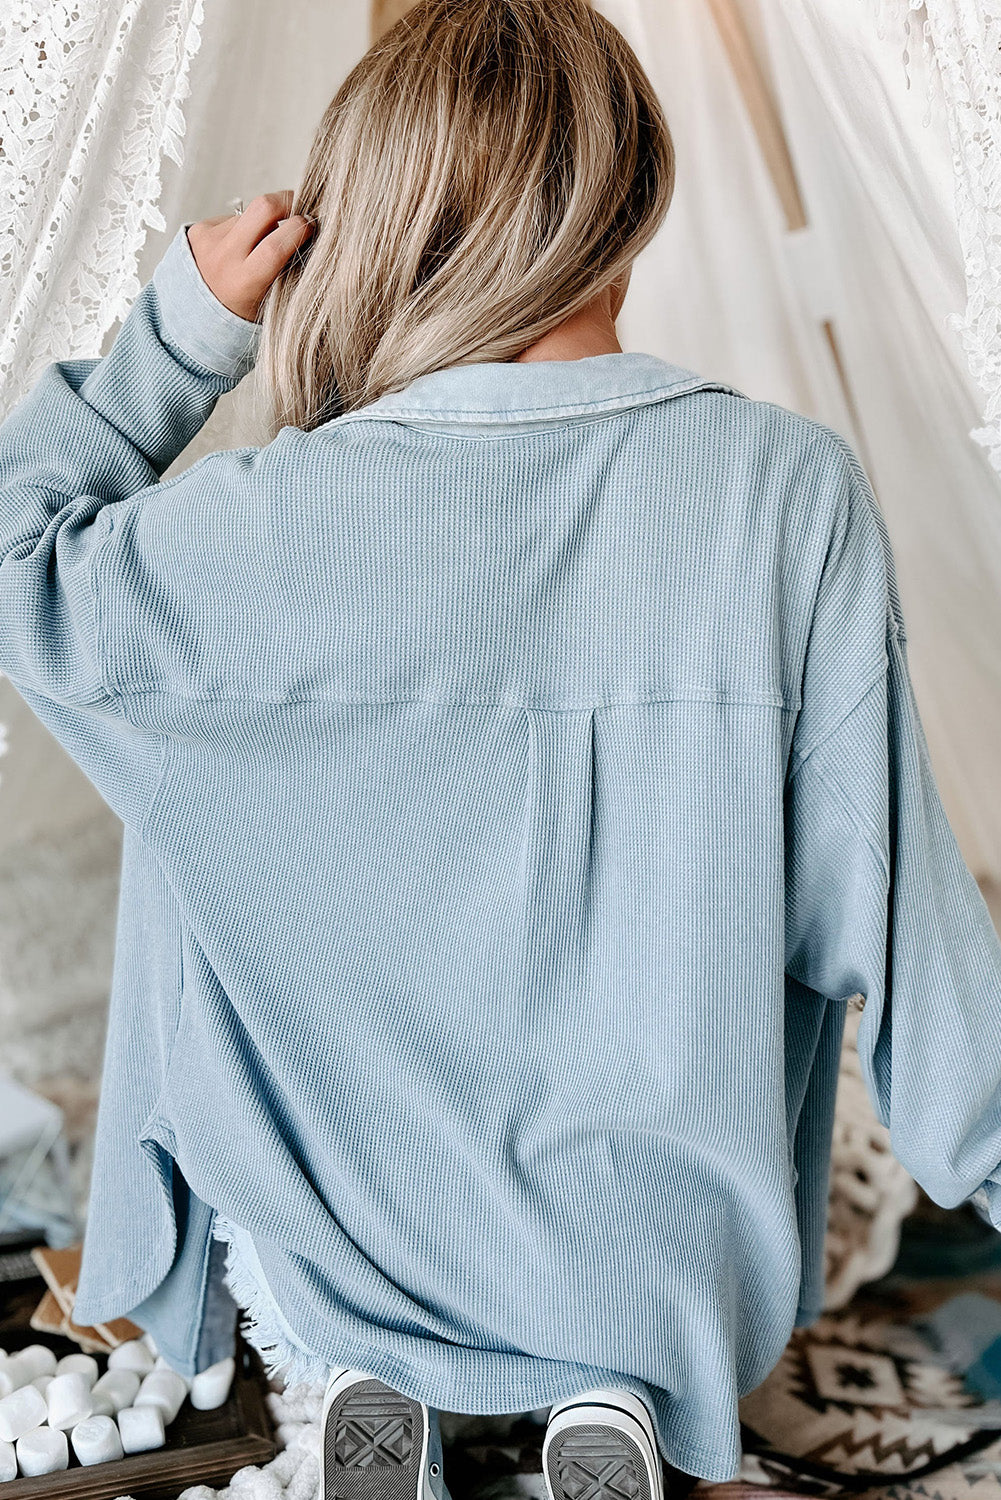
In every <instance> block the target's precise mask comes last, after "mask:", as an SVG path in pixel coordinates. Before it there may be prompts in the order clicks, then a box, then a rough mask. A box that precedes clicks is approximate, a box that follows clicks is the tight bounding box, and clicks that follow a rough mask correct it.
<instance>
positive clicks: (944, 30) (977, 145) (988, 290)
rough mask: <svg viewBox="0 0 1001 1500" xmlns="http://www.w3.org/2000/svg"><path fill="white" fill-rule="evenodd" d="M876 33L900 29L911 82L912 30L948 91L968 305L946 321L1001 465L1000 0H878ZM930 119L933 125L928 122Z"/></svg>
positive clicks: (932, 73) (944, 94) (930, 83)
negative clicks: (976, 389) (981, 399)
mask: <svg viewBox="0 0 1001 1500" xmlns="http://www.w3.org/2000/svg"><path fill="white" fill-rule="evenodd" d="M872 3H873V4H874V5H875V9H876V15H877V34H878V35H879V37H880V39H881V40H882V39H883V38H884V37H885V35H886V28H887V25H888V24H889V25H892V26H893V27H894V28H896V29H897V31H898V35H900V37H901V41H902V46H903V61H904V72H905V76H906V78H907V83H908V87H909V86H910V82H911V75H910V71H909V67H910V60H911V49H912V46H913V32H914V31H915V30H917V34H918V40H919V43H920V46H921V48H922V50H923V53H924V57H925V59H926V61H927V63H928V68H927V91H928V97H929V115H930V107H931V106H930V101H931V97H932V92H933V89H939V90H940V91H941V98H942V101H943V103H944V106H945V115H946V120H947V123H948V129H949V139H950V142H951V144H952V161H953V172H954V176H955V209H956V223H957V228H958V231H959V241H960V246H961V248H962V252H963V261H964V269H965V273H966V296H967V301H966V308H965V311H964V312H962V313H953V314H952V316H951V317H950V318H949V319H948V320H947V322H948V326H949V328H950V329H951V330H952V331H953V332H955V333H957V334H958V335H959V337H960V340H961V342H962V345H963V348H964V350H965V352H966V357H967V361H968V363H969V367H970V371H971V373H972V374H973V376H974V378H975V379H976V381H977V383H978V384H979V385H980V387H981V389H982V390H983V392H984V396H985V403H984V408H983V415H984V418H985V425H984V426H983V427H975V428H973V429H972V430H971V432H970V437H971V438H973V439H974V441H975V442H977V443H979V444H981V445H982V446H983V447H984V448H986V449H987V450H988V454H989V457H990V461H991V464H992V465H993V467H994V468H995V469H998V470H1001V69H999V67H998V56H999V53H1001V4H999V3H998V0H981V3H977V0H906V8H904V6H905V0H872ZM927 118H928V116H926V123H927Z"/></svg>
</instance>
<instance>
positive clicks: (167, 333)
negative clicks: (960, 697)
mask: <svg viewBox="0 0 1001 1500" xmlns="http://www.w3.org/2000/svg"><path fill="white" fill-rule="evenodd" d="M259 333H260V329H259V327H258V326H257V325H256V324H251V323H248V322H246V321H245V320H243V319H242V318H239V317H237V316H236V315H235V314H233V313H231V312H230V311H229V310H228V309H226V308H225V307H224V306H223V305H222V304H221V303H220V302H218V301H217V300H216V299H215V297H214V296H213V294H212V293H211V292H210V291H209V289H208V287H207V286H206V285H205V283H204V282H203V281H202V280H201V278H200V276H199V274H198V270H197V267H196V266H195V263H194V260H193V257H192V255H191V251H190V247H189V245H188V242H187V238H186V234H185V226H182V228H181V229H180V230H179V231H178V233H177V236H176V237H175V239H174V240H173V242H172V243H171V245H170V247H169V249H168V250H167V252H166V254H165V255H164V257H163V258H162V260H161V262H160V264H159V266H158V268H157V270H156V272H155V273H154V275H153V277H152V279H151V281H150V282H149V283H148V284H147V285H146V286H145V287H144V288H143V289H142V291H141V293H140V295H139V297H138V298H137V300H136V302H135V303H134V305H133V306H132V308H131V310H130V312H129V314H128V316H127V317H126V318H125V320H124V322H123V325H122V327H121V328H120V330H119V332H118V335H117V337H116V339H115V341H114V344H113V346H112V348H111V349H110V351H109V353H108V354H107V355H106V356H105V357H104V358H102V359H73V360H65V361H60V362H56V363H53V364H51V365H49V366H48V368H47V369H46V370H45V371H44V373H43V374H42V376H41V377H40V379H39V380H38V382H37V383H36V385H35V386H34V388H33V389H32V390H31V391H30V392H29V393H28V394H27V396H25V397H24V398H23V399H22V400H21V401H20V402H19V403H18V405H17V406H16V407H15V408H14V410H13V411H12V412H11V413H10V415H9V416H8V417H7V419H6V421H5V422H4V423H3V424H2V426H0V556H2V563H0V642H2V649H0V668H2V669H3V670H4V671H5V672H6V673H7V674H8V675H9V677H10V679H11V681H12V682H13V684H14V686H15V688H16V689H17V691H18V692H19V693H20V694H21V696H22V697H23V698H24V699H25V701H26V702H27V703H28V705H29V706H30V707H31V708H32V709H33V711H34V712H35V713H36V714H37V716H38V717H39V719H41V721H42V722H43V723H44V724H45V725H46V726H47V727H48V728H49V729H50V730H51V732H52V733H53V734H54V735H55V736H56V738H57V739H58V740H59V741H60V742H61V743H62V744H63V745H64V746H65V748H66V749H67V750H68V752H69V753H70V755H71V756H73V758H74V759H75V760H76V762H77V763H78V764H79V765H80V766H81V767H82V769H83V771H84V772H85V773H86V775H87V776H88V777H89V779H90V780H91V781H92V782H93V784H94V786H95V787H96V788H97V789H98V791H99V792H100V793H101V794H102V796H103V797H104V799H105V800H106V801H107V803H108V805H109V806H110V807H111V808H112V809H113V810H114V812H115V813H116V814H117V815H118V816H119V817H120V818H121V820H122V822H123V824H124V830H125V831H124V858H123V866H122V880H121V897H120V907H119V912H118V933H117V950H116V960H115V968H114V982H113V991H112V997H111V1012H110V1020H109V1031H108V1038H107V1050H106V1055H105V1063H104V1075H103V1091H102V1096H101V1104H100V1113H99V1118H98V1130H97V1142H96V1155H95V1160H94V1168H93V1178H92V1185H91V1196H90V1212H89V1219H88V1225H87V1235H86V1241H85V1248H84V1255H83V1265H82V1274H81V1280H80V1286H79V1291H78V1295H77V1300H76V1307H75V1313H74V1316H75V1318H76V1320H77V1321H78V1322H80V1323H84V1324H87V1323H93V1322H96V1321H98V1320H100V1319H104V1318H111V1317H114V1316H116V1315H122V1314H128V1313H129V1312H130V1311H131V1310H132V1309H134V1308H136V1307H137V1305H139V1304H140V1303H141V1302H143V1300H144V1299H146V1298H148V1297H150V1296H151V1294H153V1293H154V1292H155V1291H156V1290H157V1289H158V1288H161V1286H164V1287H172V1283H171V1282H170V1281H169V1280H168V1279H167V1278H168V1273H169V1272H170V1269H171V1266H172V1263H173V1260H174V1257H175V1254H176V1253H177V1247H178V1242H179V1239H180V1235H179V1233H178V1225H177V1223H176V1215H175V1200H174V1197H173V1195H172V1191H171V1184H172V1174H173V1171H174V1162H175V1161H176V1162H177V1164H178V1166H179V1168H180V1171H181V1172H182V1173H183V1176H184V1179H185V1180H186V1181H187V1182H188V1183H189V1184H190V1186H191V1188H192V1190H193V1193H194V1194H195V1195H196V1197H195V1203H196V1205H197V1204H201V1205H203V1206H207V1208H206V1211H205V1212H201V1213H198V1214H196V1215H195V1216H193V1217H189V1218H188V1220H187V1222H186V1225H185V1230H186V1236H187V1242H188V1248H189V1250H190V1249H191V1245H192V1243H194V1251H195V1252H198V1253H200V1254H201V1255H202V1256H203V1257H204V1253H205V1248H206V1246H207V1244H208V1243H209V1242H210V1239H211V1234H212V1229H211V1222H212V1215H213V1214H214V1215H215V1216H216V1217H217V1219H218V1222H219V1225H220V1227H221V1229H225V1226H226V1225H232V1226H236V1227H237V1228H238V1229H239V1231H240V1232H241V1234H243V1235H245V1236H247V1237H249V1240H250V1242H252V1244H253V1247H254V1250H255V1252H256V1256H257V1258H258V1263H259V1267H260V1269H261V1271H262V1272H263V1277H264V1278H266V1283H267V1286H268V1287H270V1289H271V1291H272V1292H273V1295H274V1299H275V1302H276V1303H277V1304H278V1307H279V1308H280V1311H281V1316H282V1319H283V1320H284V1321H285V1324H286V1326H287V1328H288V1329H290V1330H292V1331H293V1332H294V1334H295V1336H296V1338H297V1340H298V1341H299V1344H298V1347H299V1348H300V1349H302V1350H309V1351H311V1352H312V1354H313V1355H314V1356H315V1359H316V1361H319V1362H322V1363H323V1364H324V1365H326V1364H343V1365H356V1366H360V1367H362V1368H365V1369H367V1370H369V1371H371V1372H372V1373H373V1374H374V1375H377V1376H378V1377H380V1378H382V1379H384V1380H387V1381H388V1382H389V1383H390V1384H392V1385H394V1386H396V1387H397V1388H399V1389H400V1390H401V1391H403V1392H405V1393H407V1394H409V1395H411V1396H415V1397H418V1398H421V1399H423V1400H425V1401H427V1402H428V1403H429V1404H430V1405H433V1406H437V1407H441V1408H444V1409H446V1410H451V1411H459V1412H478V1413H484V1414H485V1413H490V1412H503V1411H516V1410H528V1409H531V1408H536V1407H540V1406H543V1405H546V1404H548V1403H549V1402H551V1401H553V1400H556V1399H558V1398H561V1397H564V1396H567V1395H569V1394H571V1393H573V1392H574V1391H577V1390H580V1389H581V1388H583V1387H588V1386H593V1385H607V1384H610V1383H611V1384H617V1385H619V1386H622V1387H625V1388H626V1389H627V1390H631V1391H633V1392H635V1393H636V1394H637V1395H639V1396H641V1397H643V1398H644V1399H646V1400H647V1401H648V1402H649V1403H650V1405H651V1407H652V1409H653V1412H654V1415H655V1418H656V1423H657V1428H658V1433H659V1438H660V1442H661V1445H662V1450H663V1454H664V1456H665V1458H667V1459H668V1460H669V1461H670V1462H671V1463H672V1464H674V1465H675V1466H676V1467H678V1468H680V1469H682V1470H684V1471H686V1472H687V1473H690V1474H695V1475H699V1476H702V1477H704V1478H706V1479H709V1480H725V1479H728V1478H731V1477H733V1476H734V1475H735V1474H736V1472H737V1468H738V1465H739V1461H740V1442H739V1422H738V1411H737V1401H738V1399H739V1397H740V1396H741V1395H743V1394H744V1393H746V1392H748V1391H749V1390H751V1389H752V1388H753V1387H754V1386H756V1385H757V1384H759V1383H760V1382H761V1381H762V1380H763V1379H764V1377H765V1376H766V1375H767V1374H768V1372H769V1371H770V1370H771V1369H772V1368H773V1366H774V1365H775V1363H776V1362H777V1360H778V1358H779V1356H780V1354H781V1352H782V1350H783V1348H784V1346H785V1344H786V1342H787V1340H788V1338H789V1335H790V1332H791V1330H792V1328H793V1327H794V1325H796V1324H802V1323H806V1322H808V1321H810V1320H812V1319H813V1318H815V1317H816V1315H817V1313H818V1311H819V1310H820V1307H821V1304H822V1298H823V1269H824V1265H823V1241H824V1227H825V1211H826V1201H827V1191H828V1169H829V1151H830V1141H831V1130H832V1117H833V1108H834V1094H835V1086H836V1082H837V1074H838V1055H839V1047H840V1043H841V1039H842V1031H843V1026H844V1020H845V1012H846V1008H847V1004H848V1002H849V999H850V997H852V996H853V995H856V994H860V995H862V996H864V997H865V1008H864V1010H863V1012H862V1016H861V1025H860V1030H859V1036H858V1045H859V1050H860V1056H861V1062H862V1069H863V1074H864V1078H865V1083H866V1086H867V1089H868V1092H869V1095H870V1097H871V1100H872V1103H873V1106H874V1108H875V1110H876V1113H877V1114H878V1116H879V1118H880V1120H881V1121H882V1122H883V1124H884V1125H886V1126H888V1127H889V1131H890V1139H891V1142H892V1146H893V1150H894V1152H895V1154H896V1155H897V1157H898V1158H899V1159H900V1161H901V1162H902V1163H903V1165H904V1166H905V1167H906V1168H907V1169H908V1171H910V1172H911V1173H912V1174H913V1176H914V1177H915V1178H916V1179H917V1181H918V1182H919V1183H920V1184H921V1185H922V1186H923V1187H924V1189H925V1190H926V1192H927V1193H928V1194H930V1196H931V1197H932V1198H933V1199H934V1200H935V1202H937V1203H939V1204H941V1205H943V1206H944V1207H951V1206H954V1205H957V1204H960V1203H962V1202H963V1201H964V1200H966V1199H968V1198H971V1197H972V1198H973V1199H974V1202H975V1203H976V1204H977V1206H978V1208H979V1210H980V1211H981V1213H982V1214H984V1215H989V1216H990V1219H991V1221H992V1222H993V1223H994V1225H995V1226H996V1227H998V1228H1001V1175H999V1172H998V1164H999V1161H1001V1046H999V1038H1001V944H999V941H998V937H997V934H996V933H995V930H994V928H993V926H992V924H991V920H990V917H989V914H988V911H987V907H986V905H985V903H984V900H983V898H982V896H981V894H980V892H979V890H978V888H977V885H976V883H975V881H974V879H973V877H972V875H971V873H970V872H969V870H968V869H967V867H966V866H965V864H964V862H963V860H962V858H961V856H960V853H959V851H958V848H957V845H956V842H955V839H954V836H953V833H952V831H951V829H950V827H949V824H948V822H947V820H946V817H945V814H944V812H943V809H942V806H941V803H940V800H939V796H938V792H937V790H936V785H935V781H934V779H933V776H932V772H931V769H930V764H929V759H928V753H927V748H926V743H925V739H924V734H923V731H922V727H921V724H920V720H919V717H918V713H917V710H916V706H915V700H914V696H913V692H912V687H911V683H910V679H909V675H908V666H907V646H906V640H905V630H904V621H903V619H902V617H901V609H900V603H899V599H898V595H897V589H896V585H895V580H894V564H893V558H892V554H891V550H890V545H889V541H888V536H887V531H886V527H885V524H884V521H883V518H882V516H881V513H880V510H879V509H878V506H877V503H876V501H875V499H874V497H873V495H872V492H871V490H870V487H869V485H868V483H867V480H866V476H865V474H864V472H863V470H862V468H861V467H860V465H859V462H858V460H857V459H856V457H855V455H854V454H853V452H852V451H851V449H850V447H849V446H848V444H846V442H845V441H844V439H842V438H841V437H840V436H838V435H837V434H836V433H835V432H834V431H832V430H831V429H829V428H828V427H826V426H824V425H822V424H820V423H817V422H815V421H812V420H809V419H807V418H804V417H802V416H799V415H796V414H795V413H793V412H791V411H788V410H786V409H784V408H782V407H780V406H777V405H773V404H771V403H769V402H765V401H756V400H752V399H750V398H748V397H747V396H745V395H743V394H741V393H740V392H737V391H735V390H733V389H731V388H730V387H727V386H725V385H720V384H718V383H714V382H712V381H708V380H704V379H702V378H700V377H699V376H698V375H697V374H694V373H693V372H691V371H689V370H686V369H682V368H679V367H677V366H674V365H672V364H669V363H666V362H665V361H663V360H662V359H660V358H657V357H654V356H653V355H650V354H644V353H623V354H603V355H597V356H592V357H589V358H585V359H580V360H574V361H556V362H539V363H523V364H520V363H478V364H477V363H474V364H467V365H461V366H451V367H449V368H445V369H442V370H438V371H435V372H433V373H431V374H429V375H425V376H422V377H421V378H420V379H418V380H416V381H414V382H413V383H412V384H411V385H410V386H409V387H408V388H407V389H405V390H401V391H398V392H395V393H392V394H389V395H387V396H384V397H382V398H381V399H380V400H378V401H375V402H374V403H372V404H371V405H369V406H367V407H366V408H364V409H363V410H361V411H356V412H353V413H348V414H344V415H341V416H339V417H336V418H334V419H332V420H330V421H328V422H327V423H325V425H323V426H322V427H319V428H318V429H317V430H315V431H312V432H303V431H301V430H300V429H298V428H295V427H291V426H289V427H285V428H284V429H283V430H282V431H281V433H280V434H279V435H278V437H277V438H275V439H274V441H272V442H269V443H267V444H266V445H263V446H260V447H245V448H239V449H236V450H230V451H222V452H215V453H211V454H209V455H207V456H206V457H203V458H201V459H200V460H199V461H198V462H196V463H194V464H192V465H191V466H190V467H189V468H187V469H186V470H185V471H184V472H183V473H180V474H178V475H177V476H176V477H175V478H172V479H170V480H169V481H166V482H160V480H159V476H160V475H161V474H162V473H163V472H164V470H165V469H166V468H167V467H168V465H170V464H171V462H172V461H173V460H174V459H175V458H176V457H177V456H178V455H179V454H180V453H181V452H182V450H183V449H184V448H185V447H186V445H187V444H188V443H189V442H190V440H191V439H192V438H193V437H194V435H195V433H196V432H197V431H198V430H199V428H200V427H201V426H202V424H203V423H204V422H205V420H206V418H207V417H208V416H209V414H210V412H211V411H212V409H213V407H214V405H215V403H216V401H217V398H218V397H219V395H220V394H221V393H222V392H224V391H228V390H230V389H232V388H233V387H234V386H235V385H236V383H237V382H238V381H239V379H240V378H241V376H242V375H244V374H246V373H247V372H248V371H249V370H250V368H251V366H252V364H253V361H254V357H255V352H256V348H257V340H258V336H259ZM946 524H948V521H947V517H946V516H943V525H946ZM956 733H957V735H958V734H961V733H962V725H961V724H960V725H957V726H956ZM53 937H54V940H58V934H54V935H53ZM192 1236H195V1240H194V1241H193V1242H192V1239H191V1237H192ZM199 1236H200V1239H199V1238H198V1237H199ZM244 1266H246V1262H244ZM186 1287H187V1288H188V1291H189V1292H190V1282H186V1281H185V1280H184V1278H181V1279H180V1280H179V1281H178V1283H177V1286H176V1288H173V1291H174V1292H176V1295H174V1296H173V1301H172V1300H171V1297H170V1296H165V1297H162V1298H161V1300H160V1303H159V1311H158V1314H157V1318H156V1319H155V1320H154V1326H153V1330H152V1331H153V1332H154V1335H155V1336H156V1337H157V1338H160V1339H162V1340H163V1341H164V1342H165V1343H167V1344H170V1345H171V1346H172V1347H173V1348H175V1349H178V1348H179V1346H184V1347H186V1348H188V1351H189V1352H190V1339H189V1340H188V1342H187V1344H185V1338H186V1337H187V1336H185V1337H182V1335H181V1333H180V1332H179V1330H184V1329H185V1328H187V1326H188V1324H189V1323H190V1322H191V1321H192V1320H191V1308H190V1306H188V1305H187V1304H186V1303H185V1301H184V1297H185V1295H186V1292H185V1288H186ZM254 1311H255V1312H256V1313H257V1314H258V1316H259V1321H260V1323H261V1324H262V1325H263V1326H265V1327H266V1328H267V1323H268V1318H267V1309H266V1307H265V1305H264V1298H263V1297H262V1298H261V1300H260V1305H259V1306H257V1307H256V1308H255V1309H254ZM267 1331H268V1332H269V1333H270V1335H271V1336H272V1338H273V1339H274V1338H276V1337H278V1336H279V1335H280V1332H281V1330H280V1327H279V1325H278V1320H277V1319H272V1322H271V1326H270V1328H267ZM290 1347H294V1346H291V1345H290ZM180 1353H181V1355H182V1357H183V1354H184V1348H181V1349H180ZM302 1368H304V1365H301V1364H300V1365H292V1366H289V1369H290V1370H291V1371H292V1372H293V1373H294V1372H296V1371H301V1369H302Z"/></svg>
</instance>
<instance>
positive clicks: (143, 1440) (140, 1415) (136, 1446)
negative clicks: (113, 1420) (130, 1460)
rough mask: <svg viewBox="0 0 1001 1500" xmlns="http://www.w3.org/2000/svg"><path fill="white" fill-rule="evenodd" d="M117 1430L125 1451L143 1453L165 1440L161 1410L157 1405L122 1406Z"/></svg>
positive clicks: (158, 1445) (159, 1446) (161, 1445)
mask: <svg viewBox="0 0 1001 1500" xmlns="http://www.w3.org/2000/svg"><path fill="white" fill-rule="evenodd" d="M118 1431H119V1432H120V1433H121V1438H122V1447H123V1448H124V1450H125V1452H126V1453H145V1452H146V1450H147V1449H148V1448H162V1447H163V1445H164V1442H165V1440H166V1439H165V1435H164V1430H163V1412H162V1411H161V1410H160V1408H159V1407H158V1406H152V1405H147V1406H123V1407H122V1409H121V1411H120V1412H119V1413H118Z"/></svg>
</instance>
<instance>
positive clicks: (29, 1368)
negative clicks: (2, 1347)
mask: <svg viewBox="0 0 1001 1500" xmlns="http://www.w3.org/2000/svg"><path fill="white" fill-rule="evenodd" d="M8 1359H9V1360H10V1361H11V1363H12V1364H13V1365H14V1366H15V1367H16V1368H17V1371H18V1373H19V1374H21V1375H23V1376H24V1384H25V1385H29V1384H30V1383H31V1381H33V1380H34V1379H36V1377H37V1376H39V1375H54V1374H55V1373H56V1356H55V1355H54V1354H53V1352H52V1350H51V1349H50V1348H49V1346H48V1344H26V1345H25V1346H24V1348H23V1349H18V1351H17V1353H16V1354H10V1355H8Z"/></svg>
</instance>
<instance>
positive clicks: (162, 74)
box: [0, 0, 204, 414]
mask: <svg viewBox="0 0 1001 1500" xmlns="http://www.w3.org/2000/svg"><path fill="white" fill-rule="evenodd" d="M5 11H6V14H5V17H4V21H3V24H2V25H0V85H2V86H0V389H2V390H3V393H4V394H3V401H2V408H3V410H7V409H9V408H10V407H12V406H13V405H14V404H15V403H16V401H17V400H18V399H19V398H20V396H21V395H22V394H24V393H25V392H26V391H27V390H29V389H30V388H31V386H33V385H34V383H35V381H36V379H37V378H38V376H39V375H40V374H41V372H42V370H43V369H44V367H45V366H46V365H48V364H50V363H51V362H53V361H54V360H62V359H70V358H77V357H91V356H94V355H96V354H97V352H98V350H99V348H100V344H101V342H102V340H103V337H104V335H105V333H106V332H107V330H108V328H110V327H111V325H112V324H113V323H114V322H115V321H116V320H117V319H120V318H124V316H125V314H126V313H127V312H128V310H129V308H130V307H131V305H132V303H133V302H134V301H135V299H136V297H137V296H138V295H139V292H140V291H141V290H142V288H141V286H140V283H139V280H138V276H137V267H138V260H139V253H140V251H141V249H142V246H143V243H144V241H145V238H146V229H147V227H149V228H153V229H158V230H165V229H166V223H165V221H164V218H163V215H162V214H161V213H160V211H159V209H158V208H157V203H158V201H159V198H160V194H161V190H162V184H161V176H160V172H161V165H162V159H163V156H164V154H166V155H167V156H169V157H170V158H171V160H172V161H174V162H176V163H177V165H178V166H180V165H182V163H183V156H182V146H181V138H182V136H183V134H184V129H185V123H184V115H183V112H182V109H181V105H182V101H183V100H184V99H185V98H186V97H187V95H188V92H189V90H190V82H189V76H188V75H189V67H190V63H191V59H192V58H193V57H194V55H195V54H196V52H197V51H198V48H199V46H200V44H201V26H202V21H203V19H204V12H203V0H157V3H152V0H118V3H115V4H109V3H108V0H45V3H44V4H40V3H38V0H10V3H8V5H7V6H6V7H5ZM0 414H2V412H0Z"/></svg>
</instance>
